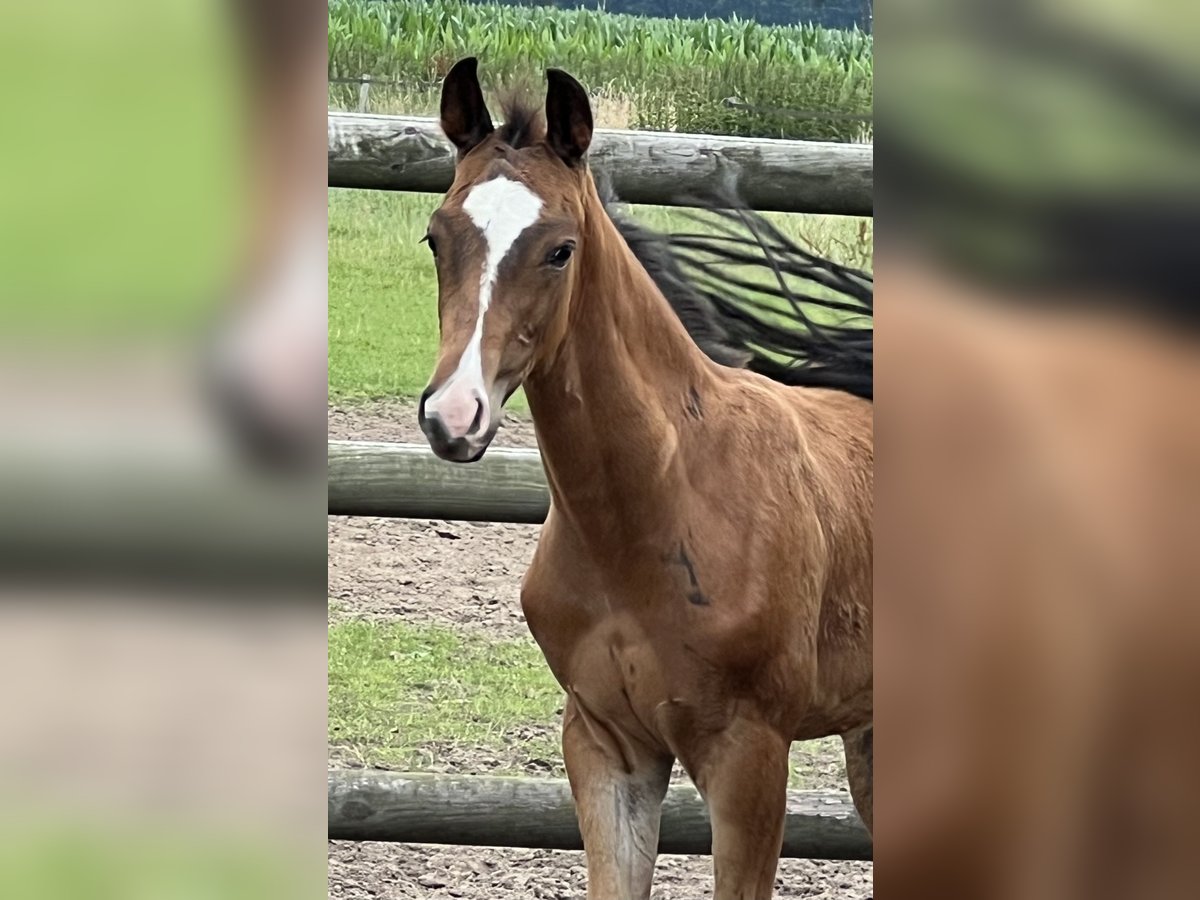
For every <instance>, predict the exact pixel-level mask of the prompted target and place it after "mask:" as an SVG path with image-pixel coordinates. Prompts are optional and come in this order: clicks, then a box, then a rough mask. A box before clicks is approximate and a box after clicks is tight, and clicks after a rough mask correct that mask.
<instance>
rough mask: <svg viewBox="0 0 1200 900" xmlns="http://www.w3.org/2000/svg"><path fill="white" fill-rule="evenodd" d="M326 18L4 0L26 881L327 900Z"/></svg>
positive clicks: (9, 398)
mask: <svg viewBox="0 0 1200 900" xmlns="http://www.w3.org/2000/svg"><path fill="white" fill-rule="evenodd" d="M325 15H326V8H325V7H324V6H323V5H321V4H317V3H312V2H308V0H301V2H289V3H286V4H284V3H279V2H270V0H263V2H231V3H225V2H214V0H181V2H178V3H170V4H157V3H149V2H146V0H114V2H112V3H106V4H82V3H67V4H65V5H64V4H46V5H38V4H33V5H26V6H24V7H20V8H14V9H12V10H7V11H6V12H5V27H4V28H3V29H2V30H0V50H2V51H3V52H2V53H0V58H2V59H3V61H2V62H0V74H3V75H4V77H5V83H6V85H8V96H9V97H10V98H11V100H12V103H13V107H12V109H11V110H10V115H9V117H8V123H9V125H10V127H12V128H13V129H14V131H13V133H11V134H9V135H6V140H5V141H3V142H0V147H2V149H0V195H3V196H4V197H5V202H4V203H3V204H0V414H2V415H3V419H2V421H3V426H2V427H0V680H2V683H3V685H4V686H3V688H0V716H2V717H3V722H4V725H3V728H2V729H0V896H5V897H18V896H19V897H92V896H95V897H117V896H122V897H133V896H146V897H149V896H154V897H160V898H171V897H184V896H187V897H201V896H213V897H215V896H221V897H275V896H279V897H283V896H287V897H297V896H305V895H308V896H323V891H324V855H325V804H324V799H323V798H324V781H325V757H326V748H325V743H326V729H325V702H326V701H325V698H326V693H325V677H326V676H325V672H326V653H325V622H326V615H325V601H326V592H325V540H326V538H325V530H326V526H325V521H326V518H325V517H326V513H325V505H326V498H325V483H324V477H325V476H324V448H325V414H326V413H325V408H326V374H325V373H326V351H325V296H326V262H325V259H326V257H325V252H326V251H325V206H326V196H325V162H324V158H323V157H322V155H321V147H322V145H323V143H324V137H323V135H324V122H325Z"/></svg>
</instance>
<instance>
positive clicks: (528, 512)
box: [329, 441, 550, 524]
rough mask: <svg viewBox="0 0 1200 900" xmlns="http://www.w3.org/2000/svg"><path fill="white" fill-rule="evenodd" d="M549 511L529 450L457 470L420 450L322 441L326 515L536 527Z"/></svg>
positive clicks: (492, 453)
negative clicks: (325, 466)
mask: <svg viewBox="0 0 1200 900" xmlns="http://www.w3.org/2000/svg"><path fill="white" fill-rule="evenodd" d="M549 508H550V494H549V491H548V489H547V487H546V476H545V474H544V472H543V470H542V457H541V455H540V454H539V453H538V452H537V451H536V450H517V449H512V448H507V447H493V448H492V449H490V450H488V452H487V454H486V455H485V456H484V457H483V459H481V460H479V462H476V463H472V464H471V465H460V464H457V463H449V462H445V461H444V460H440V459H438V458H437V457H436V456H434V455H433V452H432V451H431V450H430V449H429V447H428V446H427V445H425V444H392V443H385V442H382V441H330V442H329V512H330V514H331V515H342V516H388V517H393V518H407V519H456V520H462V521H468V522H519V523H526V524H536V523H539V522H542V521H544V520H545V518H546V511H547V510H548V509H549Z"/></svg>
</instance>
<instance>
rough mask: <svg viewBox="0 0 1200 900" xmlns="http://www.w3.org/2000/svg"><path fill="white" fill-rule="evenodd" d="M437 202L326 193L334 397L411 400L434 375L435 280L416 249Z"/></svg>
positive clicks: (420, 198) (426, 197) (429, 198)
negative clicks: (327, 194) (398, 397)
mask: <svg viewBox="0 0 1200 900" xmlns="http://www.w3.org/2000/svg"><path fill="white" fill-rule="evenodd" d="M438 202H439V198H438V197H435V196H433V195H431V194H395V193H389V192H386V191H337V190H331V191H330V192H329V398H330V400H331V401H334V402H345V401H348V400H361V399H370V398H378V397H393V396H400V397H411V396H415V395H416V394H418V393H420V391H421V388H422V387H423V386H424V385H425V382H426V381H427V380H428V378H429V375H430V373H431V372H432V371H433V361H434V354H435V353H436V351H437V342H438V324H437V278H436V276H435V274H434V269H433V264H432V261H431V260H430V258H429V251H428V250H427V249H426V248H425V247H423V246H419V245H418V244H417V241H418V240H420V238H421V236H422V235H423V234H424V233H425V226H426V224H427V223H428V221H429V215H430V213H432V212H433V210H434V209H435V208H436V207H437V204H438Z"/></svg>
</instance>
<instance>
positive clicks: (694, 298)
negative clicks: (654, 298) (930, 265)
mask: <svg viewBox="0 0 1200 900" xmlns="http://www.w3.org/2000/svg"><path fill="white" fill-rule="evenodd" d="M606 205H607V207H608V210H609V214H610V215H611V216H612V218H613V221H614V222H616V224H617V227H618V228H619V229H620V231H621V234H622V235H623V236H624V238H625V241H626V243H628V244H629V247H630V249H632V250H633V252H634V255H636V256H637V258H638V259H639V260H640V261H641V263H642V265H644V266H645V267H646V270H647V271H648V272H649V273H650V276H651V277H652V278H653V279H654V281H655V283H656V284H657V285H658V287H659V290H661V291H662V292H663V294H664V295H665V296H666V298H667V300H668V301H669V302H670V303H671V306H672V308H674V310H675V312H676V314H677V315H678V316H679V318H680V320H681V321H682V322H683V324H684V326H685V327H686V328H687V330H688V333H689V334H691V336H692V339H693V340H694V341H695V342H696V343H697V345H699V347H700V348H701V349H702V350H704V352H705V353H707V354H708V355H709V356H710V357H711V358H712V359H714V360H716V361H717V362H719V363H723V364H725V365H732V366H744V367H745V368H748V369H751V370H752V371H755V372H759V373H761V374H763V375H766V376H767V377H768V378H771V379H773V380H775V381H779V382H782V383H783V384H791V385H804V386H808V387H828V388H836V389H838V390H843V391H848V392H849V393H851V394H855V395H856V396H859V397H864V398H866V399H872V397H873V390H872V375H873V340H874V331H873V323H872V315H873V293H874V281H873V279H872V276H871V275H869V274H868V273H866V272H862V271H860V270H858V269H854V268H851V267H848V266H842V265H839V264H838V263H835V262H832V261H830V260H828V259H824V258H822V257H820V256H817V255H816V254H814V253H811V252H809V251H808V250H805V249H804V248H803V247H800V246H799V245H798V244H796V243H795V241H793V240H791V239H790V238H788V237H787V236H786V235H784V234H783V233H782V232H781V231H780V230H779V229H778V228H777V227H775V226H774V225H773V224H772V223H771V222H770V221H768V220H767V219H766V218H764V217H763V216H761V215H759V214H758V213H755V212H753V211H752V210H748V209H746V208H745V207H744V205H743V204H741V203H740V201H738V200H737V198H736V197H733V196H731V195H728V194H726V195H720V196H714V197H713V198H711V199H709V200H707V201H706V202H703V203H701V204H698V211H697V210H693V211H692V212H690V213H687V214H686V215H687V218H688V219H689V220H690V221H691V222H692V223H694V224H695V225H697V226H699V227H697V228H694V229H689V230H687V231H679V232H673V233H671V234H661V233H658V232H655V231H652V230H650V229H648V228H645V227H643V226H641V225H639V224H637V223H636V222H634V221H632V220H631V219H629V218H628V217H627V216H625V215H624V214H622V213H620V212H618V211H617V210H616V209H615V208H614V206H615V201H614V200H613V198H611V196H610V197H609V198H607V199H606Z"/></svg>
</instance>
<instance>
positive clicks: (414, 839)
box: [329, 769, 871, 859]
mask: <svg viewBox="0 0 1200 900" xmlns="http://www.w3.org/2000/svg"><path fill="white" fill-rule="evenodd" d="M329 837H330V838H331V839H333V840H351V841H401V842H410V843H424V844H460V845H466V846H483V847H527V848H533V849H545V850H582V849H583V839H582V838H581V837H580V834H579V825H578V822H577V820H576V817H575V805H574V803H573V801H572V799H571V789H570V787H569V786H568V784H567V782H566V781H564V780H562V779H555V778H499V777H495V776H480V775H471V776H452V775H430V774H425V773H421V774H409V773H400V772H384V771H379V770H375V769H346V770H340V771H334V772H330V773H329ZM658 849H659V852H661V853H711V852H712V829H711V827H710V824H709V818H708V811H707V810H706V809H705V806H704V803H703V801H702V800H701V799H700V796H699V795H698V794H697V793H696V789H695V788H693V787H692V786H691V785H682V784H681V785H675V786H673V787H671V788H670V790H668V792H667V797H666V800H665V802H664V803H663V814H662V824H661V827H660V828H659V840H658ZM782 855H783V856H785V857H799V858H806V859H870V858H871V838H870V836H869V835H868V833H867V830H866V829H865V828H864V827H863V825H862V822H861V820H860V819H859V818H858V814H857V813H856V812H855V810H854V806H853V805H852V804H851V803H850V801H849V800H848V799H847V798H846V796H845V795H843V794H831V793H824V792H818V791H789V792H788V805H787V819H786V821H785V823H784V837H783V853H782Z"/></svg>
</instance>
